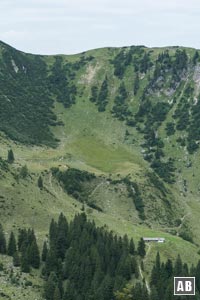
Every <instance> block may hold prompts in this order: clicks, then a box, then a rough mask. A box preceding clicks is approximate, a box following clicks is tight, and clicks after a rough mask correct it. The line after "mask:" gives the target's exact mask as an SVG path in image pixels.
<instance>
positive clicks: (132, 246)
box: [129, 238, 135, 255]
mask: <svg viewBox="0 0 200 300" xmlns="http://www.w3.org/2000/svg"><path fill="white" fill-rule="evenodd" d="M129 252H130V254H132V255H134V254H135V244H134V241H133V239H132V238H131V240H130V246H129Z"/></svg>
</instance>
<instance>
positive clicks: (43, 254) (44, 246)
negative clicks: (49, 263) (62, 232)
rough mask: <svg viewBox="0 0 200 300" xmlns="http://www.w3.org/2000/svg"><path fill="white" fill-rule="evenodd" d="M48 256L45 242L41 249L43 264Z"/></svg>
mask: <svg viewBox="0 0 200 300" xmlns="http://www.w3.org/2000/svg"><path fill="white" fill-rule="evenodd" d="M47 254H48V248H47V242H46V241H45V242H44V244H43V248H42V261H43V262H45V261H46V259H47Z"/></svg>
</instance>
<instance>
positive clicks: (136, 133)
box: [0, 43, 200, 300]
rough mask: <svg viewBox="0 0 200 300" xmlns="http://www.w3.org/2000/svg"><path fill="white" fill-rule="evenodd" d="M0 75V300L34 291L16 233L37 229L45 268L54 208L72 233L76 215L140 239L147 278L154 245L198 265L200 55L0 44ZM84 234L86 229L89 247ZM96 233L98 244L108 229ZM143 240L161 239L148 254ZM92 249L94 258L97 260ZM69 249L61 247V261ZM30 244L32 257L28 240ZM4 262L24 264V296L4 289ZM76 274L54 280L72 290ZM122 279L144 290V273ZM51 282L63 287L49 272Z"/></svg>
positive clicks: (189, 51) (171, 49)
mask: <svg viewBox="0 0 200 300" xmlns="http://www.w3.org/2000/svg"><path fill="white" fill-rule="evenodd" d="M0 70H1V71H0V90H1V91H0V105H1V110H0V219H1V222H2V224H3V225H4V227H5V232H6V234H8V236H7V235H6V240H7V247H6V248H5V247H4V242H3V239H4V237H3V236H2V234H1V236H0V239H1V240H2V245H1V248H2V253H7V254H8V253H9V254H10V255H12V256H13V261H12V258H11V256H0V263H1V262H2V263H3V265H4V270H5V272H4V273H3V274H4V275H5V277H2V278H1V277H0V284H1V286H2V289H3V292H4V293H5V291H6V295H8V296H9V297H10V298H11V299H17V298H19V299H22V300H24V299H31V300H32V299H36V298H39V296H38V295H40V296H41V291H40V288H37V285H38V286H41V282H40V275H39V274H40V270H39V269H37V268H36V265H37V266H38V265H39V263H36V264H35V263H33V262H28V256H29V254H25V255H24V256H23V257H24V261H21V258H22V255H21V253H22V252H21V251H22V250H21V249H19V248H18V243H17V242H16V240H17V238H16V237H17V235H18V230H19V229H20V228H26V230H27V234H28V228H34V232H35V235H36V236H37V244H38V247H39V249H40V252H41V253H42V267H43V266H44V261H46V259H47V257H48V251H49V249H50V248H51V246H50V244H48V241H47V238H46V243H45V244H44V247H43V251H42V244H43V241H44V240H45V235H46V232H47V230H48V229H47V228H48V226H49V222H50V220H51V219H52V218H54V219H56V218H57V217H58V214H59V213H60V212H61V211H62V212H63V213H64V214H66V215H67V219H68V222H69V223H68V230H69V231H70V230H71V229H70V220H73V218H74V215H75V214H80V213H81V212H84V213H85V214H86V215H87V220H88V221H86V224H87V226H89V227H90V226H92V225H91V224H93V223H92V221H93V220H95V222H96V224H97V225H98V226H100V227H103V226H104V225H106V227H107V229H109V230H111V231H112V234H113V239H114V236H115V235H117V236H118V238H117V239H119V236H124V235H125V234H127V235H128V237H129V238H130V239H131V238H133V239H134V240H135V241H137V242H139V241H140V243H139V245H140V247H139V248H138V251H139V252H140V254H141V257H143V256H144V261H143V262H141V264H139V260H140V259H139V260H138V266H140V267H141V272H142V274H143V276H145V278H146V280H147V282H150V273H151V267H152V265H153V261H152V259H151V257H152V256H154V254H155V253H156V252H157V251H158V250H159V251H160V254H161V258H162V259H163V261H164V263H166V261H167V258H168V257H170V258H172V260H173V261H175V259H176V257H177V254H178V253H180V255H181V257H182V259H183V261H184V262H187V263H188V267H189V268H190V266H191V263H194V264H195V265H196V264H197V261H198V259H199V254H198V253H199V247H200V243H199V241H200V225H199V215H200V204H199V191H200V186H199V177H200V170H199V168H198V166H199V141H200V132H199V128H200V126H199V125H198V124H199V120H200V115H199V111H200V109H199V100H200V85H199V82H200V61H199V51H196V50H194V49H186V48H181V47H169V48H163V49H160V48H152V49H149V48H146V47H144V46H138V47H124V48H119V49H117V48H105V49H99V50H92V51H89V52H85V53H81V54H78V55H73V56H64V55H62V56H41V55H38V56H35V55H31V54H25V53H22V52H19V51H17V50H15V49H13V48H11V47H10V46H8V45H6V44H4V43H0ZM73 222H74V221H72V223H73ZM57 225H58V224H57ZM87 226H86V227H87ZM77 227H78V226H77ZM87 229H88V228H87ZM91 230H92V229H91ZM95 230H97V232H98V234H99V229H97V228H96V227H95ZM85 231H86V230H85ZM100 232H101V230H100ZM90 233H91V232H87V231H86V232H85V233H84V234H86V235H89V238H88V239H89V240H90V238H91V235H90ZM101 234H102V235H103V237H102V238H103V241H104V242H105V243H106V241H105V240H104V239H106V236H107V235H108V236H109V235H110V233H108V234H107V233H106V234H103V233H102V232H101ZM142 236H147V237H148V236H150V237H154V236H161V237H162V236H163V237H165V238H166V243H165V244H163V245H155V244H154V245H150V246H149V247H148V249H146V253H147V254H146V255H145V251H144V245H142V240H140V238H141V237H142ZM14 237H15V238H14ZM15 239H16V240H15ZM122 240H123V239H122ZM85 242H87V241H85ZM70 243H71V241H70ZM88 243H89V242H88ZM70 245H71V244H70ZM95 245H96V244H95V243H94V245H93V248H94V251H92V252H95V253H97V252H98V251H97V250H96V246H95ZM116 245H118V242H117V243H116ZM8 246H9V247H8ZM90 246H91V245H90V244H87V247H88V251H90ZM59 247H60V246H59ZM68 247H69V246H66V248H65V249H64V250H62V257H60V261H59V263H60V264H61V265H64V260H65V257H64V256H65V255H64V252H65V250H68ZM32 248H33V249H35V250H34V251H35V252H37V251H36V248H37V247H36V245H35V244H34V245H33V246H32ZM61 248H62V247H61ZM5 249H6V250H5ZM78 249H79V248H78V246H77V251H79V250H80V249H79V250H78ZM15 250H17V251H15ZM3 251H5V252H3ZM113 251H114V250H113ZM133 252H134V251H133ZM133 252H132V254H131V255H133V256H135V255H134V254H133ZM82 254H83V255H85V256H86V253H85V252H84V251H83V253H82V252H81V253H80V255H82ZM84 260H85V259H84ZM86 260H87V259H86ZM12 263H13V264H14V266H15V268H16V272H18V269H17V268H19V267H21V268H23V270H27V272H29V269H30V273H24V274H25V275H24V276H26V279H27V280H28V281H29V280H30V276H33V278H34V280H35V281H34V280H33V281H34V283H33V285H34V287H33V288H32V289H29V288H28V287H27V289H26V290H25V289H24V290H22V291H21V292H20V291H19V290H18V291H17V292H16V294H15V295H14V294H13V293H15V291H14V285H13V284H12V282H11V281H12V280H10V279H9V276H10V275H9V274H10V273H9V272H10V271H9V264H12ZM59 263H58V267H59V266H60V265H59ZM79 263H81V262H80V261H79ZM101 263H102V261H100V262H99V265H100V266H101V267H102V269H103V270H104V267H103V266H102V265H101ZM114 266H115V267H116V268H118V267H117V266H116V265H114ZM72 267H73V266H72ZM74 268H75V271H73V272H74V273H73V275H71V274H67V275H63V274H62V276H63V277H62V280H61V281H62V283H63V282H64V283H65V282H71V284H72V286H73V284H75V283H74V281H73V277H74V278H75V276H78V275H79V274H78V275H77V273H78V271H76V270H77V267H74ZM81 268H82V269H84V268H85V266H82V265H81ZM109 268H111V267H109ZM71 269H73V268H71ZM78 270H79V267H78ZM54 271H55V270H54ZM0 272H1V271H0ZM14 272H15V269H14ZM44 272H45V271H44ZM88 272H90V271H88ZM55 273H56V272H55ZM139 273H140V272H139ZM6 274H7V275H6ZM74 274H75V275H74ZM92 274H93V273H92ZM4 275H3V276H4ZM15 275H16V276H17V274H15ZM29 275H30V276H29ZM43 275H45V273H44V274H43ZM49 275H50V273H49V274H48V276H49ZM93 275H94V274H93ZM103 275H105V276H104V277H105V278H106V279H105V278H104V279H105V281H106V280H107V279H108V278H107V277H109V276H110V275H109V272H107V271H105V270H104V271H103ZM115 275H117V273H115ZM115 275H114V277H115ZM45 276H46V277H47V274H46V275H45ZM64 276H65V277H64ZM70 276H71V277H70ZM129 277H131V279H130V280H129V279H126V280H127V281H126V282H129V283H130V282H131V280H133V281H134V282H133V283H134V286H135V287H134V289H135V290H136V291H138V293H140V292H139V291H140V290H141V289H143V290H144V294H143V296H142V297H143V299H145V297H148V296H147V291H146V289H145V288H144V287H143V285H135V283H136V281H137V280H138V283H139V282H140V284H141V282H142V280H141V279H142V278H141V274H140V275H139V277H138V279H137V278H135V275H134V272H133V273H131V275H130V276H129ZM20 278H21V277H20ZM1 279H2V280H1ZM46 279H47V278H46ZM104 279H103V280H104ZM118 279H119V278H118ZM118 279H117V281H118V283H115V279H114V280H111V281H112V282H111V281H110V279H109V280H108V282H107V283H106V284H108V285H110V284H111V285H112V284H114V286H117V289H118V291H117V289H115V287H114V293H115V292H116V293H118V292H119V293H121V290H123V288H122V289H121V288H120V287H119V286H118V284H119V285H120V282H119V281H120V280H118ZM20 280H21V281H20V282H23V285H24V286H25V285H26V284H27V285H29V283H26V280H25V279H22V278H21V279H20ZM49 280H50V282H52V281H54V282H56V281H57V280H58V282H60V281H59V280H60V278H59V276H58V274H52V275H51V277H50V278H49ZM98 282H99V281H98ZM6 283H8V284H9V288H8V287H7V286H6ZM59 284H60V283H59ZM87 284H88V285H92V283H91V281H89V283H87ZM101 284H102V283H99V287H100V286H101ZM63 288H64V287H63ZM90 288H91V287H90ZM125 289H126V288H125ZM151 289H152V291H153V290H155V288H153V286H152V287H151ZM108 290H109V287H108ZM24 292H26V293H25V294H23V293H24ZM28 292H30V294H28ZM31 293H32V294H31ZM78 293H80V294H81V295H82V294H83V291H82V290H81V289H78ZM99 293H100V292H99ZM102 293H103V292H102ZM119 293H118V294H117V296H115V297H120V294H119ZM54 294H55V296H54V298H55V299H59V298H61V297H62V296H63V295H64V293H63V292H62V289H60V287H59V286H57V285H56V287H55V290H54ZM154 294H155V295H156V292H155V291H154ZM23 295H24V296H23ZM52 295H53V293H52ZM41 297H42V296H41ZM81 297H82V296H81ZM155 297H156V296H155ZM119 299H120V298H119Z"/></svg>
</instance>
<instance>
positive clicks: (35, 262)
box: [29, 241, 40, 269]
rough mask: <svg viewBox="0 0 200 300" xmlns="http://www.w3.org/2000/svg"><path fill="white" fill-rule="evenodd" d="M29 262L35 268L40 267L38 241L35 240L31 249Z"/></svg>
mask: <svg viewBox="0 0 200 300" xmlns="http://www.w3.org/2000/svg"><path fill="white" fill-rule="evenodd" d="M29 262H30V265H31V266H32V267H33V268H36V269H38V268H39V267H40V252H39V248H38V245H37V243H36V241H33V242H32V243H31V246H30V250H29Z"/></svg>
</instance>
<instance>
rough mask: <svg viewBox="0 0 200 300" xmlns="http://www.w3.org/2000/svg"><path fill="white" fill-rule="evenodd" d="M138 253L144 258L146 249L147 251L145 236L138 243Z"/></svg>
mask: <svg viewBox="0 0 200 300" xmlns="http://www.w3.org/2000/svg"><path fill="white" fill-rule="evenodd" d="M137 253H138V255H140V256H141V257H142V258H143V257H145V255H146V251H145V242H144V240H143V238H141V239H140V241H139V243H138V249H137Z"/></svg>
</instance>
